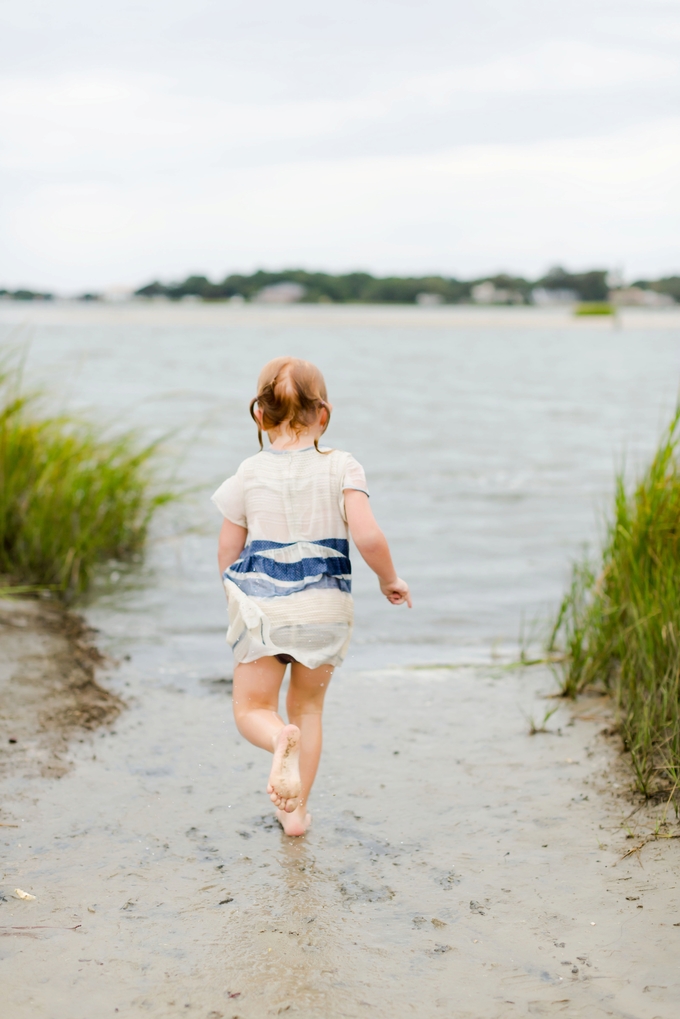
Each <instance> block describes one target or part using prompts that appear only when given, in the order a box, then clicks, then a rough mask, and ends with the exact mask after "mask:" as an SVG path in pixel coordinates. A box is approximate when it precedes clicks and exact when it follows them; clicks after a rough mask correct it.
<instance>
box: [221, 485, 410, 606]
mask: <svg viewBox="0 0 680 1019" xmlns="http://www.w3.org/2000/svg"><path fill="white" fill-rule="evenodd" d="M345 513H346V515H347V524H348V526H349V533H350V534H351V535H352V539H353V541H354V544H355V545H356V547H357V548H358V549H359V552H360V553H361V555H362V558H363V559H364V560H365V561H366V562H367V563H368V565H369V566H370V567H371V569H372V570H373V572H374V573H376V574H377V576H378V580H379V581H380V590H381V591H382V593H383V594H384V595H385V597H386V598H387V600H388V601H389V602H391V603H392V604H393V605H403V603H404V602H406V604H407V605H408V607H409V608H411V593H410V591H409V589H408V584H407V583H406V581H404V580H401V579H400V578H399V577H398V576H397V573H396V570H395V569H394V564H393V562H392V556H391V555H390V548H389V545H388V544H387V539H386V537H385V535H384V534H383V532H382V531H381V530H380V528H379V527H378V524H377V523H376V519H375V517H374V516H373V510H372V509H371V507H370V505H369V503H368V496H367V495H366V493H365V492H357V491H356V490H355V489H353V488H346V489H345ZM232 526H233V525H232Z"/></svg>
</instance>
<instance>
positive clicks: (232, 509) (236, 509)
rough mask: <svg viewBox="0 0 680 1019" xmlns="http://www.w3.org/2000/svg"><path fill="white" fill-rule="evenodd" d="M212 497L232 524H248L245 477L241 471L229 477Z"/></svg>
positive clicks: (244, 525)
mask: <svg viewBox="0 0 680 1019" xmlns="http://www.w3.org/2000/svg"><path fill="white" fill-rule="evenodd" d="M210 498H211V500H212V502H214V503H215V505H216V506H217V508H218V510H219V511H220V513H221V514H222V516H223V517H225V518H226V519H227V520H230V521H231V522H232V524H238V526H239V527H247V526H248V524H247V522H246V501H245V495H244V491H243V478H242V477H241V472H240V471H238V472H237V473H236V474H234V475H232V477H230V478H227V480H226V481H225V482H223V483H222V484H221V485H220V487H219V488H218V489H217V491H216V492H215V493H214V494H213V495H211V497H210Z"/></svg>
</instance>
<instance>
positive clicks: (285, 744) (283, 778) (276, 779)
mask: <svg viewBox="0 0 680 1019" xmlns="http://www.w3.org/2000/svg"><path fill="white" fill-rule="evenodd" d="M267 792H268V793H269V798H270V800H271V801H272V803H274V804H275V805H276V806H277V807H279V808H280V809H281V810H284V811H285V812H286V813H287V814H290V813H291V812H292V811H293V810H295V808H296V807H297V805H298V799H299V797H300V730H299V729H298V727H297V725H284V727H283V729H282V730H281V732H280V733H279V734H278V736H276V737H275V738H274V760H273V761H272V770H271V771H270V772H269V784H268V785H267Z"/></svg>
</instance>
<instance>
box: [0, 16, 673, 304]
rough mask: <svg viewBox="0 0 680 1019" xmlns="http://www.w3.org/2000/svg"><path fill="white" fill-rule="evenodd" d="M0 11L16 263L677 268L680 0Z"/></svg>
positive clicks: (177, 268) (0, 135) (2, 135)
mask: <svg viewBox="0 0 680 1019" xmlns="http://www.w3.org/2000/svg"><path fill="white" fill-rule="evenodd" d="M0 12H1V13H0V231H1V233H0V286H3V285H4V286H19V285H29V286H34V287H52V288H57V289H58V290H61V291H64V292H70V291H76V290H79V289H88V288H90V289H91V288H97V287H103V286H106V285H109V284H114V283H123V284H134V285H141V284H142V283H146V282H148V281H149V280H150V279H153V278H161V279H165V280H168V279H177V278H183V277H184V276H185V275H186V274H188V273H189V272H201V273H205V274H207V275H209V276H211V277H213V278H221V277H222V276H224V275H225V274H227V273H229V272H232V271H250V270H252V269H254V268H256V267H267V268H273V269H276V268H284V267H297V266H301V267H305V268H310V269H328V270H331V271H340V270H350V269H359V268H360V269H367V270H369V271H372V272H376V273H381V274H382V273H391V272H394V273H418V274H421V273H425V272H437V273H444V274H451V275H456V276H460V277H463V278H470V277H473V276H479V275H482V274H484V273H490V272H494V271H497V270H510V271H515V272H520V273H524V274H528V275H536V274H539V273H541V272H542V271H544V270H545V269H546V268H547V267H548V266H550V265H553V264H555V263H558V262H559V263H562V264H564V265H566V266H567V267H568V268H572V269H578V268H584V267H591V266H604V267H623V269H624V271H625V274H626V276H627V277H629V278H632V277H635V276H638V275H651V276H655V275H660V274H669V273H673V272H679V271H680V229H679V227H680V183H679V182H680V58H679V54H680V0H569V2H566V0H561V2H559V3H556V2H554V0H474V2H472V0H467V2H462V0H344V2H343V3H342V4H332V5H331V4H323V3H318V2H316V3H312V2H309V0H289V2H288V3H281V0H250V2H249V3H247V4H245V3H243V2H242V0H241V2H239V3H234V2H233V0H193V2H192V3H189V2H187V0H183V2H179V0H162V2H161V0H134V2H130V0H117V2H116V3H115V4H103V3H102V4H93V3H92V2H91V0H87V2H85V0H10V2H7V0H2V4H0Z"/></svg>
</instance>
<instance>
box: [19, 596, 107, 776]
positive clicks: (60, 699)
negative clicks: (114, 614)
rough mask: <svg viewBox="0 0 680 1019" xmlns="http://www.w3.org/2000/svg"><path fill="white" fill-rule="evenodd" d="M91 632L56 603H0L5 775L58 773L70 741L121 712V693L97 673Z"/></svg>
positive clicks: (64, 764) (98, 657)
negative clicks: (102, 681) (109, 687)
mask: <svg viewBox="0 0 680 1019" xmlns="http://www.w3.org/2000/svg"><path fill="white" fill-rule="evenodd" d="M94 637H95V634H94V632H93V631H92V630H90V629H89V628H88V627H87V625H86V624H85V622H84V621H83V620H82V619H81V617H80V616H78V615H75V614H74V613H72V612H67V611H65V610H64V609H62V608H61V607H60V606H59V605H56V604H53V603H46V602H44V601H29V600H19V599H14V600H9V599H5V600H3V601H0V777H2V776H3V775H6V774H8V773H20V774H23V775H26V776H28V775H35V774H40V775H50V776H52V777H55V778H59V777H61V776H62V775H64V774H65V773H66V772H67V771H68V769H69V767H70V762H69V759H68V747H69V742H70V741H71V740H72V739H74V738H76V739H77V738H83V734H82V732H81V730H90V731H91V730H94V729H97V728H98V727H99V726H100V725H103V724H105V723H107V722H111V721H113V719H114V718H115V717H116V716H117V715H118V713H119V712H120V710H121V707H122V701H121V699H120V698H119V697H117V696H116V695H115V694H113V693H112V692H111V691H109V690H106V689H104V687H102V686H100V685H99V684H98V683H97V681H96V678H95V670H96V669H97V667H101V666H102V665H103V664H104V659H103V658H102V656H101V654H100V653H99V651H98V650H97V647H96V645H95V644H94Z"/></svg>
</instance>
